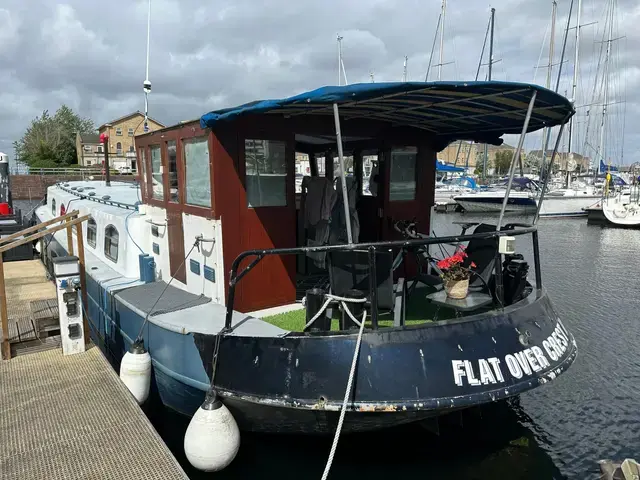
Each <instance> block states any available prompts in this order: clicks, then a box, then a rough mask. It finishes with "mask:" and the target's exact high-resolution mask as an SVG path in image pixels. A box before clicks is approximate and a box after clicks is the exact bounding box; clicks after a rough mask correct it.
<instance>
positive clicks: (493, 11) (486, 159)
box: [467, 8, 496, 178]
mask: <svg viewBox="0 0 640 480" xmlns="http://www.w3.org/2000/svg"><path fill="white" fill-rule="evenodd" d="M495 22H496V9H495V8H492V9H491V21H490V24H491V36H490V37H489V74H488V75H487V79H488V80H489V81H491V72H492V69H493V31H494V25H495ZM483 48H484V47H483ZM480 60H482V59H480ZM477 79H478V78H477V75H476V80H477ZM469 148H471V147H469ZM467 160H468V157H467ZM487 163H489V146H488V145H487V144H486V143H485V144H484V162H483V165H482V178H487Z"/></svg>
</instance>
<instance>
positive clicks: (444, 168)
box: [436, 160, 465, 172]
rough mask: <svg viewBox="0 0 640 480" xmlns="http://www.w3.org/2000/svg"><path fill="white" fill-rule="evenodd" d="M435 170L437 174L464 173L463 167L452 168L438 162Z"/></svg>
mask: <svg viewBox="0 0 640 480" xmlns="http://www.w3.org/2000/svg"><path fill="white" fill-rule="evenodd" d="M436 170H437V171H438V172H464V171H465V169H464V168H463V167H454V166H453V165H447V164H446V163H444V162H441V161H440V160H436Z"/></svg>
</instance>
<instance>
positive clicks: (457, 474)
mask: <svg viewBox="0 0 640 480" xmlns="http://www.w3.org/2000/svg"><path fill="white" fill-rule="evenodd" d="M483 220H484V221H487V222H488V223H489V222H490V223H495V221H496V220H497V219H496V218H483V217H479V216H471V215H460V214H435V216H434V225H433V228H434V230H435V232H436V235H454V234H458V233H459V232H460V226H459V225H454V224H453V223H452V222H454V221H470V222H471V221H473V222H477V221H483ZM530 220H531V219H530V218H529V219H527V218H516V217H506V222H515V221H530ZM539 228H540V254H541V258H542V275H543V277H542V278H543V283H544V284H545V286H546V288H547V289H548V290H549V292H550V295H551V299H552V301H553V302H554V304H555V306H556V307H557V310H558V312H559V314H560V315H561V318H562V320H563V322H565V324H566V325H567V328H568V329H569V330H570V331H571V332H572V333H573V334H574V335H575V338H576V341H577V343H578V358H577V359H576V362H575V363H574V364H573V366H572V367H571V368H570V369H569V370H568V371H567V372H566V374H564V375H561V376H560V377H559V378H558V379H556V380H555V381H553V382H550V383H549V384H547V385H544V386H541V387H540V388H536V389H534V390H532V391H530V392H526V393H525V394H523V395H521V396H520V397H519V399H516V400H515V401H512V402H510V403H509V404H505V403H500V404H497V405H492V406H490V407H489V408H487V409H485V410H483V411H482V413H481V414H480V416H476V415H465V416H464V417H463V419H462V423H463V426H462V427H461V426H460V425H459V424H458V425H456V424H455V423H454V422H453V421H450V422H446V423H445V425H443V426H442V427H441V431H440V436H435V435H433V434H431V433H430V432H428V431H426V430H425V429H423V428H422V427H420V426H417V425H412V426H408V427H402V428H398V429H396V430H392V431H383V432H378V433H369V434H362V435H357V436H345V437H342V438H341V440H340V444H339V447H338V454H337V455H336V459H335V461H334V464H333V467H332V470H331V475H330V478H331V479H348V480H351V479H353V478H367V479H368V480H375V479H389V478H447V479H449V478H450V479H457V480H458V479H459V480H489V479H492V480H493V479H502V478H508V479H510V480H514V479H522V480H525V479H526V480H529V479H530V480H534V479H535V480H543V479H545V480H546V479H572V480H573V479H576V480H577V479H579V480H584V479H589V478H598V477H599V474H598V472H599V469H598V465H597V461H598V460H599V459H603V458H615V459H624V458H625V457H636V458H637V457H638V456H640V434H639V433H638V432H640V415H638V413H637V412H638V404H639V401H640V394H639V393H638V388H637V384H638V379H639V378H640V349H639V348H638V347H637V344H638V338H639V337H640V313H639V312H640V295H639V294H638V293H639V292H640V275H638V274H637V268H636V265H638V253H639V252H640V231H635V230H622V229H613V228H601V227H598V226H591V225H587V222H586V219H585V218H577V219H542V220H540V224H539ZM530 245H531V242H530V241H529V242H527V239H522V240H518V248H519V249H522V250H521V253H524V255H525V258H527V257H528V258H532V254H531V250H530V248H531V247H530ZM436 254H437V253H436ZM438 256H440V255H438ZM530 275H531V276H533V265H531V270H530ZM175 420H176V416H167V414H166V413H165V412H163V413H162V414H161V415H157V417H153V414H152V421H153V422H154V425H155V426H156V428H157V429H158V431H159V432H160V434H161V435H162V436H163V438H164V439H165V441H166V442H167V443H168V444H169V447H170V448H171V449H172V450H173V452H174V454H175V455H176V457H177V458H178V459H179V460H180V462H181V463H182V464H183V466H184V468H185V469H186V470H187V472H188V473H189V475H190V477H191V478H192V479H206V478H213V477H214V475H213V474H212V475H206V474H202V473H200V472H196V471H194V470H193V469H190V468H189V465H188V464H187V462H186V459H185V458H184V455H183V453H182V439H183V435H184V430H185V429H186V425H187V422H186V420H185V421H183V425H184V426H183V427H182V429H180V428H176V427H175V426H174V425H175V422H174V421H175ZM330 446H331V439H320V438H309V437H282V436H273V435H271V436H263V435H250V434H247V433H243V434H242V440H241V447H240V452H239V454H238V456H237V457H236V459H235V460H234V462H233V463H232V464H231V465H230V466H229V467H228V468H227V469H226V470H224V471H223V472H219V473H216V474H215V478H216V479H236V478H255V477H258V476H263V477H264V476H268V477H271V476H273V477H274V478H276V476H277V478H279V479H282V480H284V479H301V478H305V479H306V478H309V479H311V478H320V477H321V475H322V471H323V468H324V465H325V462H326V460H327V455H328V453H329V449H330Z"/></svg>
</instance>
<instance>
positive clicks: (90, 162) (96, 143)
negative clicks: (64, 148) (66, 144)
mask: <svg viewBox="0 0 640 480" xmlns="http://www.w3.org/2000/svg"><path fill="white" fill-rule="evenodd" d="M76 152H77V155H78V165H81V166H83V167H93V166H95V165H100V164H101V162H102V159H103V158H104V148H103V145H102V144H101V143H100V137H99V136H98V135H96V134H95V133H76Z"/></svg>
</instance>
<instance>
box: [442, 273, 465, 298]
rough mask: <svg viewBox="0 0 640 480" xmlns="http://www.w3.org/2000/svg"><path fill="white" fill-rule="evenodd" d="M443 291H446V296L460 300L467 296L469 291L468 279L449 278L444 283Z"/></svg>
mask: <svg viewBox="0 0 640 480" xmlns="http://www.w3.org/2000/svg"><path fill="white" fill-rule="evenodd" d="M444 291H445V292H447V297H449V298H455V299H458V300H461V299H463V298H466V297H467V293H469V279H468V278H465V279H464V280H449V281H448V282H445V284H444Z"/></svg>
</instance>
